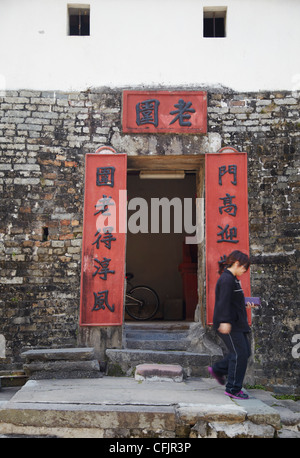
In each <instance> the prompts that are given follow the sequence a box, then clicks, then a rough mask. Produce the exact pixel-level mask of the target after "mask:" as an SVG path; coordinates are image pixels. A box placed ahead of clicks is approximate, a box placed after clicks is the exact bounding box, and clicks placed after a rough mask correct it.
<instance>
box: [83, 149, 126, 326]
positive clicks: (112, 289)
mask: <svg viewBox="0 0 300 458" xmlns="http://www.w3.org/2000/svg"><path fill="white" fill-rule="evenodd" d="M85 167H86V168H85V199H84V222H83V224H84V225H83V244H82V268H81V297H80V325H82V326H88V325H90V326H92V325H95V326H109V325H121V324H122V322H123V303H124V281H125V272H124V269H125V241H126V238H125V237H126V231H125V230H124V224H126V205H127V199H126V176H127V156H126V154H87V155H86V165H85Z"/></svg>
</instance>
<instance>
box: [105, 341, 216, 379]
mask: <svg viewBox="0 0 300 458" xmlns="http://www.w3.org/2000/svg"><path fill="white" fill-rule="evenodd" d="M106 356H107V373H108V375H127V376H130V375H132V374H133V372H134V370H135V367H136V366H138V365H139V364H146V363H149V364H178V365H180V366H181V367H182V368H183V373H184V376H185V377H190V376H198V377H208V373H207V366H209V365H211V364H212V358H213V356H211V355H209V354H207V353H192V352H187V351H149V350H135V349H128V348H126V349H108V350H106Z"/></svg>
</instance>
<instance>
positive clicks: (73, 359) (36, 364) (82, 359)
mask: <svg viewBox="0 0 300 458" xmlns="http://www.w3.org/2000/svg"><path fill="white" fill-rule="evenodd" d="M22 357H23V358H24V359H25V363H24V365H23V369H24V371H25V373H26V375H27V376H28V377H29V378H30V379H35V380H39V379H50V378H54V379H56V378H98V377H101V376H102V374H101V373H100V366H99V361H97V360H96V359H95V355H94V349H93V348H85V347H84V348H57V349H52V348H51V349H49V348H46V349H35V350H28V351H25V352H23V353H22Z"/></svg>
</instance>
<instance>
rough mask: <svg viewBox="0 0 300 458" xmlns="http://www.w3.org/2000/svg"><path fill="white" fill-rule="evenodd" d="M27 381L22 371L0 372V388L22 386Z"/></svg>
mask: <svg viewBox="0 0 300 458" xmlns="http://www.w3.org/2000/svg"><path fill="white" fill-rule="evenodd" d="M27 380H28V377H27V375H26V374H25V372H24V371H14V372H11V371H0V388H1V387H2V388H6V387H13V386H23V385H24V384H25V383H26V382H27Z"/></svg>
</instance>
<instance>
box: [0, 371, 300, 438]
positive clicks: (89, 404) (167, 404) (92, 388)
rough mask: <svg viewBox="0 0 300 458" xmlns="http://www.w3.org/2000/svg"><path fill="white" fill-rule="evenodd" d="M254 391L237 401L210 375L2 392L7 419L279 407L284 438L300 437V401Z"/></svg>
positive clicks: (52, 383) (48, 384) (41, 384)
mask: <svg viewBox="0 0 300 458" xmlns="http://www.w3.org/2000/svg"><path fill="white" fill-rule="evenodd" d="M248 393H249V394H250V399H249V400H246V401H238V403H237V402H236V401H233V400H231V399H230V398H229V397H227V396H225V395H224V388H223V387H221V386H220V385H218V384H216V382H215V380H213V379H210V378H201V379H200V378H199V379H188V380H185V381H183V382H180V383H176V382H174V381H164V382H161V381H160V382H157V381H143V382H141V381H137V380H135V379H134V378H130V377H107V376H105V377H103V378H100V379H67V380H63V379H62V380H30V381H28V382H27V383H26V384H25V385H24V386H23V387H21V388H17V387H16V388H15V387H14V388H2V390H0V409H2V414H1V410H0V420H2V421H3V419H1V415H3V412H4V411H6V410H9V412H10V415H12V413H11V412H14V413H15V414H16V415H18V414H19V415H23V416H24V415H25V414H24V412H28V411H30V409H32V410H31V412H33V411H34V412H35V415H37V412H38V411H40V412H44V414H45V412H51V411H52V412H53V411H54V410H57V409H59V410H60V412H64V413H66V412H67V411H72V412H75V413H76V418H78V414H79V412H82V411H84V412H85V413H86V412H89V413H90V414H91V415H95V412H96V411H97V412H99V411H100V410H101V412H103V410H107V411H108V410H109V411H116V412H120V411H124V409H125V410H127V411H128V412H129V413H131V414H132V413H133V412H136V413H137V414H138V415H144V414H145V412H152V413H153V414H154V412H155V413H157V412H160V414H162V413H163V412H165V414H166V415H167V414H170V412H171V411H172V409H174V406H176V409H177V414H178V412H179V414H180V415H182V416H183V417H184V418H186V417H187V416H189V415H190V416H191V415H192V413H193V412H195V413H196V412H199V409H200V410H201V409H202V410H201V412H203V411H204V410H206V411H208V410H209V411H211V412H216V413H217V414H218V415H220V412H225V413H226V415H229V416H230V415H239V414H240V413H241V412H245V411H247V412H248V414H249V413H250V414H254V413H255V414H258V415H268V414H269V413H270V412H271V413H272V412H274V408H275V409H277V411H278V412H279V413H280V416H281V419H284V421H285V425H284V428H283V430H282V432H281V434H282V437H299V436H300V433H299V429H298V425H299V424H300V402H299V401H298V402H295V401H279V400H276V399H274V397H273V396H272V394H271V393H270V392H267V391H264V390H248ZM177 414H176V415H177ZM24 418H25V417H24ZM6 421H7V420H6ZM24 421H27V420H26V419H25V420H24ZM72 421H74V418H73V419H72ZM1 425H2V424H1V423H0V434H1V433H2V436H0V437H9V433H8V432H7V430H5V428H4V429H3V427H2V426H1ZM1 427H2V429H1ZM287 428H288V429H287ZM21 430H22V429H20V431H21ZM16 431H17V432H16ZM16 431H13V432H12V434H18V430H16ZM24 434H26V432H24Z"/></svg>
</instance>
